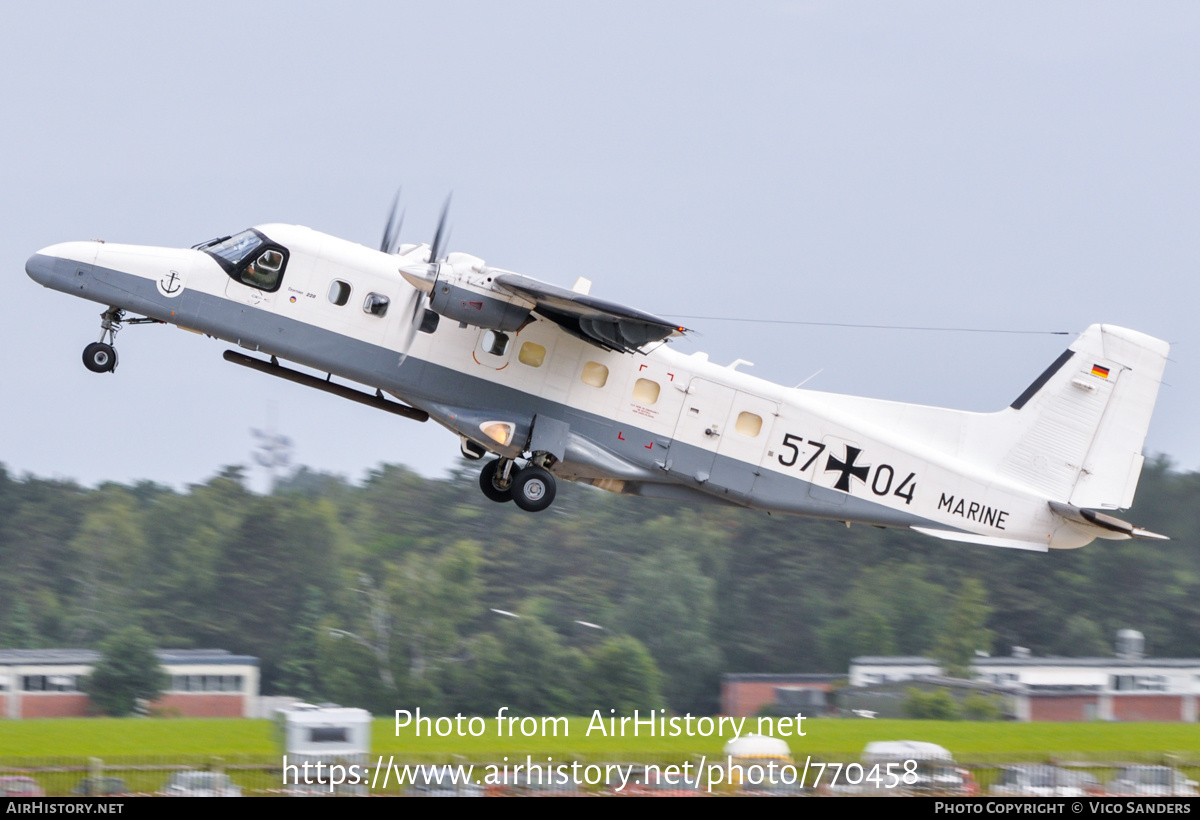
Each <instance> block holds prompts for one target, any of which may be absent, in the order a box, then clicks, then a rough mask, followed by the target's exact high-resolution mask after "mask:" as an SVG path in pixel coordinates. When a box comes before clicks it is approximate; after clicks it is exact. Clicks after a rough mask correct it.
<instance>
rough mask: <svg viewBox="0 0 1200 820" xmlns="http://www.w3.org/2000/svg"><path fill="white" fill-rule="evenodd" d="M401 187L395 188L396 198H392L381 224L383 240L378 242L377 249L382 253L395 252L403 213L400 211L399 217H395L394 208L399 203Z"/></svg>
mask: <svg viewBox="0 0 1200 820" xmlns="http://www.w3.org/2000/svg"><path fill="white" fill-rule="evenodd" d="M403 190H404V189H403V188H397V189H396V198H395V199H393V200H392V210H391V212H390V213H389V214H388V218H387V223H386V224H385V225H384V226H383V240H382V241H381V242H380V243H379V250H381V251H383V252H384V253H395V252H396V248H397V247H398V246H399V241H398V240H399V239H400V229H401V228H402V227H404V213H405V212H403V211H401V213H400V219H399V220H397V219H396V208H397V207H399V205H400V192H401V191H403Z"/></svg>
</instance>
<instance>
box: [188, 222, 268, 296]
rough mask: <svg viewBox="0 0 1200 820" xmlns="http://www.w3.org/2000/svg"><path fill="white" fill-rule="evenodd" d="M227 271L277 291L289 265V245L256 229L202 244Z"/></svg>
mask: <svg viewBox="0 0 1200 820" xmlns="http://www.w3.org/2000/svg"><path fill="white" fill-rule="evenodd" d="M199 250H202V251H204V252H205V253H207V254H208V255H209V256H211V257H212V258H213V259H215V260H216V261H217V264H218V265H220V266H221V267H222V268H223V269H224V271H225V272H226V273H227V274H229V275H230V276H232V277H233V278H234V279H236V280H238V281H239V282H241V283H242V284H244V285H249V286H250V287H252V288H258V289H259V290H265V291H268V292H273V291H276V290H279V283H280V281H281V280H282V279H283V271H284V268H286V267H287V259H288V252H287V249H286V248H283V247H280V246H279V245H276V244H274V243H272V242H271V241H270V240H269V239H267V237H265V236H263V235H262V234H261V233H259V232H258V231H256V230H254V229H253V228H251V229H249V230H245V231H242V232H241V233H239V234H236V235H234V236H229V237H226V238H225V239H222V240H220V241H217V242H211V243H207V244H206V245H201V246H200V247H199Z"/></svg>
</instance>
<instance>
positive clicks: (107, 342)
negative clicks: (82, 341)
mask: <svg viewBox="0 0 1200 820" xmlns="http://www.w3.org/2000/svg"><path fill="white" fill-rule="evenodd" d="M125 321H126V319H125V311H123V310H121V309H120V308H118V307H109V309H108V310H106V311H104V312H103V313H101V314H100V341H98V342H92V343H91V344H90V345H88V346H87V347H85V348H84V349H83V366H84V367H86V368H87V369H88V370H90V371H92V372H93V373H111V372H113V371H114V370H116V369H117V348H116V344H117V333H118V332H119V331H120V330H121V323H122V322H125ZM128 323H129V324H131V325H147V324H156V325H161V324H164V322H162V321H161V320H159V319H150V318H145V319H129V320H128Z"/></svg>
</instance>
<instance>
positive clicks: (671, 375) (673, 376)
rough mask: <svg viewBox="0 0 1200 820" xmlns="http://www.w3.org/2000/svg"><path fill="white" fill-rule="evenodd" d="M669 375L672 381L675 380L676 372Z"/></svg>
mask: <svg viewBox="0 0 1200 820" xmlns="http://www.w3.org/2000/svg"><path fill="white" fill-rule="evenodd" d="M667 375H668V376H670V377H671V381H675V374H674V373H668V374H667Z"/></svg>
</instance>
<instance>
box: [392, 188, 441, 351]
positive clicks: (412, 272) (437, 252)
mask: <svg viewBox="0 0 1200 820" xmlns="http://www.w3.org/2000/svg"><path fill="white" fill-rule="evenodd" d="M396 196H397V199H399V193H397V195H396ZM451 196H453V194H451ZM451 196H447V197H446V204H445V205H443V206H442V215H441V218H439V219H438V226H437V230H436V231H435V232H434V234H433V243H432V244H430V246H429V261H428V262H419V263H417V264H414V265H405V266H404V267H402V268H400V275H401V276H403V277H404V278H405V279H406V280H407V281H408V283H409V284H410V285H412V286H413V287H414V288H416V290H414V291H413V295H412V297H411V298H410V300H409V310H410V311H411V315H410V317H409V328H408V338H406V339H405V340H404V350H403V352H402V353H401V354H400V363H401V364H404V360H405V359H407V358H408V351H409V348H411V347H412V343H413V339H415V338H416V337H417V330H418V328H420V326H421V319H422V313H423V312H424V310H425V303H426V301H427V299H428V296H429V294H431V293H433V288H434V285H436V284H437V278H438V268H439V267H440V265H441V261H442V251H443V250H445V246H446V244H447V243H448V242H449V239H450V232H449V231H448V230H447V229H446V217H447V216H449V215H450V198H451ZM395 213H396V205H395V203H393V204H392V214H393V215H395ZM400 219H401V222H403V220H404V216H403V214H401V217H400ZM391 224H392V219H391V217H389V218H388V226H389V228H390V226H391ZM396 232H397V233H399V227H398V226H397V229H396ZM392 238H393V239H394V238H395V237H392ZM384 239H385V240H387V239H388V233H387V231H385V232H384Z"/></svg>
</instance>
